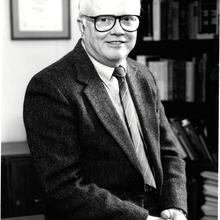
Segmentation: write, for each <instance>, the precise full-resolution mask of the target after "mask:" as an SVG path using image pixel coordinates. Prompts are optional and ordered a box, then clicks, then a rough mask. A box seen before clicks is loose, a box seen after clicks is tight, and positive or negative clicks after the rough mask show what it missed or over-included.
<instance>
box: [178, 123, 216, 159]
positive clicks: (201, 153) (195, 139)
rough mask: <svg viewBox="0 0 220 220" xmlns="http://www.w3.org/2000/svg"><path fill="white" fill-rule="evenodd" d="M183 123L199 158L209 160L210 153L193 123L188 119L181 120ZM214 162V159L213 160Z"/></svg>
mask: <svg viewBox="0 0 220 220" xmlns="http://www.w3.org/2000/svg"><path fill="white" fill-rule="evenodd" d="M181 125H182V127H183V129H184V130H185V132H186V134H187V136H188V138H189V140H190V142H191V144H192V146H193V147H194V150H195V152H196V153H197V155H198V157H199V159H200V160H201V161H202V160H205V161H209V155H207V152H206V150H205V149H204V146H203V144H202V143H201V141H200V139H199V136H198V135H197V133H196V131H195V129H194V127H193V125H192V123H191V122H190V121H189V120H188V119H183V120H181ZM211 162H212V161H211Z"/></svg>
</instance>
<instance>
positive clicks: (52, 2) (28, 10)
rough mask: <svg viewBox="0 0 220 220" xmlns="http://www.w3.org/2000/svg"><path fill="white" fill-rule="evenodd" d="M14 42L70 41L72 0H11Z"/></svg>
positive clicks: (12, 36) (12, 37)
mask: <svg viewBox="0 0 220 220" xmlns="http://www.w3.org/2000/svg"><path fill="white" fill-rule="evenodd" d="M10 15H11V39H12V40H52V39H70V37H71V36H70V35H71V34H70V0H10Z"/></svg>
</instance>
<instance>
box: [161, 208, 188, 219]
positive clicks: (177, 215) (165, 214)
mask: <svg viewBox="0 0 220 220" xmlns="http://www.w3.org/2000/svg"><path fill="white" fill-rule="evenodd" d="M160 216H161V217H162V218H163V219H172V220H187V219H186V217H185V215H184V214H183V213H182V212H180V211H179V210H178V209H165V210H163V211H162V212H161V213H160Z"/></svg>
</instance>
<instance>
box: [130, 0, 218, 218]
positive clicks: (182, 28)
mask: <svg viewBox="0 0 220 220" xmlns="http://www.w3.org/2000/svg"><path fill="white" fill-rule="evenodd" d="M142 4H143V6H142V8H143V11H142V14H141V23H140V27H139V32H138V39H137V44H136V46H135V48H134V50H133V51H132V52H131V54H130V57H131V58H133V59H136V60H138V56H139V57H140V61H141V62H142V63H144V64H145V65H147V66H148V67H149V68H152V65H150V64H151V62H158V63H159V62H160V61H162V60H172V62H176V61H177V60H182V61H185V62H187V61H192V60H193V59H195V60H200V59H201V58H202V57H203V56H205V57H206V62H205V64H204V67H205V68H204V69H203V77H204V79H205V81H204V79H202V80H201V79H199V78H198V69H199V68H200V67H199V68H198V67H196V65H197V64H196V62H197V61H196V62H195V63H194V64H195V68H198V69H195V70H194V74H195V84H194V85H193V86H194V87H193V91H194V96H195V98H194V99H192V100H191V101H188V100H186V99H180V98H175V99H174V98H165V99H164V100H163V101H162V102H163V104H164V107H165V112H166V115H167V116H168V118H169V119H173V118H179V120H180V121H181V120H184V119H188V120H189V121H190V122H193V123H194V122H198V121H200V122H201V121H202V122H203V123H204V125H205V128H206V132H207V133H206V137H205V142H206V144H207V146H208V149H209V150H210V152H212V156H214V158H213V161H212V162H210V161H204V160H202V159H201V158H198V160H191V159H190V158H189V157H186V158H185V160H186V173H187V182H188V184H187V188H188V206H189V208H188V209H189V220H198V219H200V218H202V217H203V216H204V212H203V211H202V209H203V207H204V201H205V195H204V193H203V188H204V186H205V184H204V178H202V177H201V175H200V174H201V173H202V172H204V171H205V172H206V171H210V172H217V155H218V81H219V74H218V69H219V66H218V63H219V39H218V35H219V34H218V32H219V30H218V29H219V28H218V26H219V25H218V23H219V21H218V20H219V12H218V10H217V8H218V4H219V3H218V1H216V0H210V1H208V0H185V1H183V0H146V1H142ZM155 5H156V6H155ZM154 7H156V9H155V8H154ZM170 8H172V10H175V16H174V17H173V19H170V18H171V15H170V14H169V13H170V10H171V9H170ZM192 10H194V11H195V14H192ZM155 19H157V20H156V21H155ZM171 20H173V21H171ZM184 21H185V22H184ZM171 22H172V23H171ZM170 29H172V31H173V32H172V33H169V31H170ZM158 32H159V33H158ZM199 65H200V64H199ZM199 65H197V66H199ZM161 69H162V74H163V73H164V72H166V71H163V70H164V69H163V68H161ZM150 70H151V69H150ZM154 70H155V69H154ZM168 70H169V69H168ZM156 71H157V69H156ZM158 71H159V70H158ZM152 72H153V71H152ZM177 72H178V73H181V74H186V70H185V71H182V70H181V69H177ZM168 74H169V73H168ZM155 77H156V78H157V76H155ZM178 77H182V76H180V75H178ZM168 78H169V75H168ZM172 80H174V79H173V78H172ZM170 82H171V81H169V80H167V83H168V86H167V85H166V86H167V88H168V89H169V83H170ZM172 82H173V81H172ZM184 83H185V85H186V84H187V81H186V78H185V82H184ZM166 86H165V88H166ZM163 88H164V87H163ZM198 88H199V89H200V93H203V98H202V99H201V98H198V96H199V93H198V91H197V89H198ZM159 89H160V86H159ZM185 90H187V88H185ZM163 91H164V90H163ZM174 92H176V91H173V93H174ZM185 92H186V91H185ZM163 98H164V97H163ZM203 218H205V217H203ZM211 219H217V218H216V217H212V218H211Z"/></svg>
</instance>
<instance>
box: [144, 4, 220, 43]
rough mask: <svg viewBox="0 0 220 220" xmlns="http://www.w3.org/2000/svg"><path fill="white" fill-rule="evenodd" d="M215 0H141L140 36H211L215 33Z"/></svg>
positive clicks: (149, 38)
mask: <svg viewBox="0 0 220 220" xmlns="http://www.w3.org/2000/svg"><path fill="white" fill-rule="evenodd" d="M218 4H219V3H218V0H146V1H143V11H144V12H145V13H144V15H143V17H142V27H143V36H144V40H146V41H148V40H155V41H157V40H179V39H213V38H215V37H216V36H217V35H218V32H219V30H218V25H219V24H218V21H219V20H218V14H219V12H218Z"/></svg>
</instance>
